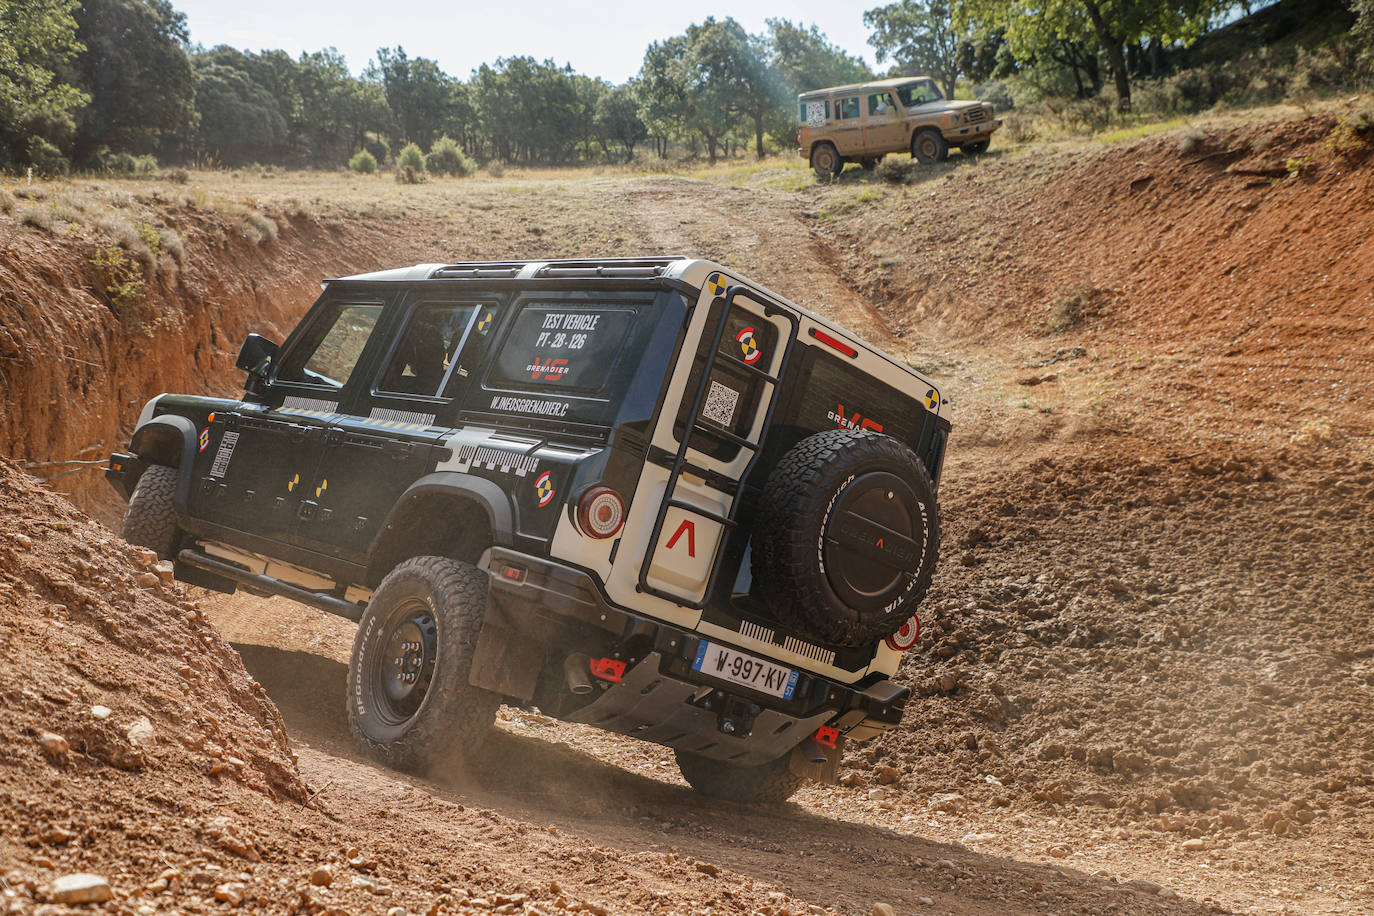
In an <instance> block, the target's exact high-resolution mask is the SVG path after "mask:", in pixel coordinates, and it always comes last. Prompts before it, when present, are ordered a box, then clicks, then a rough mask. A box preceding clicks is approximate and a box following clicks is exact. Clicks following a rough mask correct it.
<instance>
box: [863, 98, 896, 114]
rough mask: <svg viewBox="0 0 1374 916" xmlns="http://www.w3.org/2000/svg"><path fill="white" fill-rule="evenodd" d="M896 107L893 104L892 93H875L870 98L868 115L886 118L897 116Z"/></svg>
mask: <svg viewBox="0 0 1374 916" xmlns="http://www.w3.org/2000/svg"><path fill="white" fill-rule="evenodd" d="M896 111H897V109H896V107H895V106H894V105H893V104H892V93H890V92H874V93H872V94H870V95H869V97H868V113H869V114H870V115H877V116H880V117H881V116H884V115H890V114H895V113H896Z"/></svg>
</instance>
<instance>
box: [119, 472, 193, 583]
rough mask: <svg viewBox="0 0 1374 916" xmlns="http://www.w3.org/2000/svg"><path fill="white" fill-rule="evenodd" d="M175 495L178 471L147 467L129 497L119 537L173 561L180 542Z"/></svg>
mask: <svg viewBox="0 0 1374 916" xmlns="http://www.w3.org/2000/svg"><path fill="white" fill-rule="evenodd" d="M176 494H177V469H176V468H169V467H166V466H164V465H161V464H154V465H150V466H149V467H148V469H147V470H146V471H144V472H143V476H142V477H140V478H138V486H136V487H134V493H133V495H132V496H131V497H129V507H128V508H127V509H125V510H124V521H123V522H122V523H121V524H120V526H119V536H120V537H122V538H123V539H124V540H126V541H128V542H129V543H130V544H137V545H138V546H140V547H147V548H148V549H149V550H152V551H155V552H156V553H157V555H158V556H159V557H161V558H162V559H164V560H171V559H174V558H175V557H176V550H177V546H178V545H179V544H180V542H181V531H180V529H178V528H177V515H176V506H175V502H174V501H175V499H176Z"/></svg>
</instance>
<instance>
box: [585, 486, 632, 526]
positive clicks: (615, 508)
mask: <svg viewBox="0 0 1374 916" xmlns="http://www.w3.org/2000/svg"><path fill="white" fill-rule="evenodd" d="M623 524H625V500H623V499H621V498H620V494H619V493H617V492H616V491H615V490H612V489H611V488H610V487H593V488H592V489H590V490H588V491H587V493H586V495H584V496H583V497H582V500H581V502H579V503H578V504H577V525H578V527H579V528H581V529H582V531H583V533H584V534H588V535H590V536H592V537H594V538H608V537H611V536H612V535H614V534H615V533H616V532H617V531H619V530H620V526H621V525H623Z"/></svg>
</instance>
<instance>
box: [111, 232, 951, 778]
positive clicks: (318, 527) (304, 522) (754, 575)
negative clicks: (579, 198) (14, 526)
mask: <svg viewBox="0 0 1374 916" xmlns="http://www.w3.org/2000/svg"><path fill="white" fill-rule="evenodd" d="M238 366H239V368H241V369H243V370H244V371H245V372H246V373H247V383H246V386H245V390H244V394H243V397H242V398H239V399H224V398H213V397H202V396H194V395H185V394H164V395H161V396H160V397H157V398H154V399H153V400H152V401H150V402H149V403H148V404H147V406H146V407H145V408H144V409H143V413H142V416H141V417H140V419H139V422H138V425H137V428H136V430H135V432H134V433H133V438H132V442H131V445H130V448H129V451H128V452H127V453H119V454H115V455H112V456H111V458H110V461H109V467H108V469H107V476H108V477H109V479H110V481H111V482H112V483H113V485H114V486H115V488H116V489H117V490H118V491H119V492H120V493H121V494H123V496H124V497H125V498H126V499H128V500H129V505H128V510H127V513H126V515H125V518H124V525H123V534H124V536H125V537H126V538H127V539H128V540H130V541H132V542H134V543H137V544H142V545H145V546H147V547H150V548H152V549H154V550H156V551H157V553H158V554H159V556H161V557H164V558H167V559H169V560H171V561H172V562H173V564H174V566H173V569H174V573H175V576H176V578H178V579H179V580H181V581H183V582H187V583H190V584H193V585H198V586H203V587H205V588H210V589H218V590H221V591H226V592H233V591H234V590H235V589H236V588H239V587H242V588H245V589H247V590H249V591H252V592H256V593H267V594H275V595H283V596H286V597H289V598H292V599H294V600H296V601H298V602H301V603H304V604H307V605H311V606H313V607H316V608H322V609H324V610H326V611H330V612H332V613H335V614H339V615H342V616H343V617H346V618H348V619H350V620H354V621H357V622H358V624H359V625H358V629H357V633H356V637H355V640H354V643H353V652H352V660H351V664H350V666H349V670H348V679H347V708H348V719H349V723H350V726H351V729H352V732H353V735H354V738H355V740H356V742H357V744H358V745H359V747H360V748H361V750H362V751H363V752H364V753H366V754H367V755H369V756H371V757H373V758H375V759H377V760H380V761H383V762H385V763H387V764H389V765H392V766H394V767H397V768H401V769H406V770H413V771H423V770H426V769H429V768H431V767H432V766H434V765H435V764H436V763H439V762H442V761H445V760H448V759H453V758H459V759H460V758H461V757H462V756H463V755H464V754H465V753H467V752H468V751H471V750H472V749H473V748H474V746H475V745H476V744H478V743H479V742H480V741H481V739H482V736H483V734H484V733H485V732H486V730H487V728H488V727H489V726H490V725H491V724H492V721H493V719H494V716H495V714H496V711H497V707H498V706H499V705H500V704H501V703H502V702H506V703H511V704H515V705H518V706H529V707H538V708H539V709H540V710H542V711H543V712H544V713H546V714H548V715H551V716H555V717H558V718H561V719H565V720H570V721H574V722H582V723H587V724H590V725H593V726H596V727H598V728H602V729H608V730H611V731H615V732H620V733H623V734H626V735H631V736H634V737H638V738H642V739H644V740H647V741H653V742H657V743H659V744H662V745H666V746H668V747H671V748H672V749H674V751H675V752H676V756H677V759H678V762H679V764H680V767H681V771H682V774H683V776H684V777H685V778H686V779H687V781H688V782H689V783H690V784H691V785H693V786H694V787H696V788H697V789H699V790H701V791H703V792H706V793H709V794H713V795H717V796H722V797H726V798H735V799H749V800H772V801H779V800H782V799H785V798H787V797H788V796H790V795H791V794H792V792H794V791H795V790H796V788H797V787H798V786H799V785H800V784H801V782H802V780H803V779H804V778H806V777H812V778H816V779H833V778H834V776H835V772H836V768H837V767H838V764H839V756H840V749H841V748H842V746H843V743H844V742H845V741H863V740H866V739H869V738H872V737H874V736H876V735H878V734H880V733H882V732H883V731H885V730H887V729H890V728H892V727H893V726H894V725H895V724H896V723H897V722H898V721H899V719H900V717H901V714H902V709H903V706H904V704H905V703H906V700H907V696H908V693H909V690H908V688H907V687H905V686H902V685H900V684H898V683H895V682H894V681H893V680H892V679H891V676H892V674H893V673H894V672H895V671H896V668H897V665H898V662H899V660H900V657H901V653H902V651H903V650H904V649H906V648H908V647H910V646H911V645H912V644H913V643H914V642H915V641H916V639H917V634H918V632H919V627H920V624H919V620H918V618H917V617H916V616H915V611H916V607H917V604H918V603H919V602H920V600H921V598H922V596H923V594H924V593H925V591H926V588H927V585H928V584H929V582H930V578H931V575H932V572H933V569H934V566H935V561H936V555H937V552H938V543H939V530H940V514H939V507H938V504H937V501H936V483H937V481H938V480H939V476H940V469H941V465H942V459H943V457H944V450H945V442H946V438H947V436H948V433H949V429H950V424H949V421H948V420H947V419H946V417H945V415H944V413H945V410H944V399H943V396H942V394H941V392H940V391H939V389H938V388H937V387H936V386H935V384H934V383H933V382H931V381H930V380H929V379H927V378H925V377H924V376H922V375H920V374H919V373H917V372H915V371H913V370H912V369H911V368H909V367H908V366H906V365H904V364H902V363H901V362H899V361H897V360H895V359H892V358H891V357H888V356H886V355H884V354H883V353H882V352H880V351H878V350H876V349H875V348H873V347H871V346H869V345H867V344H865V343H864V342H863V341H861V340H859V339H858V338H856V337H854V336H853V335H851V334H849V333H848V332H846V331H845V330H843V329H842V328H839V327H837V326H835V325H834V324H832V323H830V322H828V321H826V320H824V319H823V318H821V317H819V316H817V315H814V314H812V313H810V312H808V311H805V310H804V309H802V308H800V307H798V306H797V305H794V304H793V303H791V302H789V301H787V300H786V299H784V298H783V297H781V296H779V295H777V294H776V293H773V292H770V291H769V290H767V289H765V288H764V287H762V286H759V285H757V284H755V283H752V282H750V281H748V280H746V279H745V278H743V277H741V276H739V275H738V274H736V273H733V272H731V271H729V270H727V269H725V268H723V267H721V266H719V265H717V264H713V263H710V262H707V261H702V260H688V259H685V258H643V259H604V260H575V261H510V262H477V263H462V264H450V265H445V264H424V265H419V266H416V267H411V268H403V269H399V270H389V271H382V272H379V273H370V274H362V275H359V276H353V277H348V278H345V279H340V280H332V281H328V282H327V283H325V285H324V292H323V295H322V296H321V297H320V298H319V300H318V301H317V302H316V303H315V305H314V306H313V307H312V308H311V309H310V311H309V313H308V314H307V315H306V316H305V318H304V319H303V320H302V321H301V323H300V325H299V326H298V327H297V328H296V329H295V330H294V331H292V333H291V334H290V335H289V336H288V337H287V339H286V341H285V342H284V343H282V344H281V345H280V346H278V345H277V344H275V343H273V342H271V341H269V340H267V339H265V338H263V337H260V336H257V335H252V334H250V335H249V336H248V338H247V340H246V341H245V342H244V344H243V347H242V350H241V351H240V353H239V357H238Z"/></svg>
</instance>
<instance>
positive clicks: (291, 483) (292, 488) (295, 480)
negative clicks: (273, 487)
mask: <svg viewBox="0 0 1374 916" xmlns="http://www.w3.org/2000/svg"><path fill="white" fill-rule="evenodd" d="M300 482H301V475H299V474H296V475H294V476H293V477H292V478H291V479H290V480H288V481H287V482H286V492H288V493H295V492H296V485H297V484H299V483H300Z"/></svg>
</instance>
